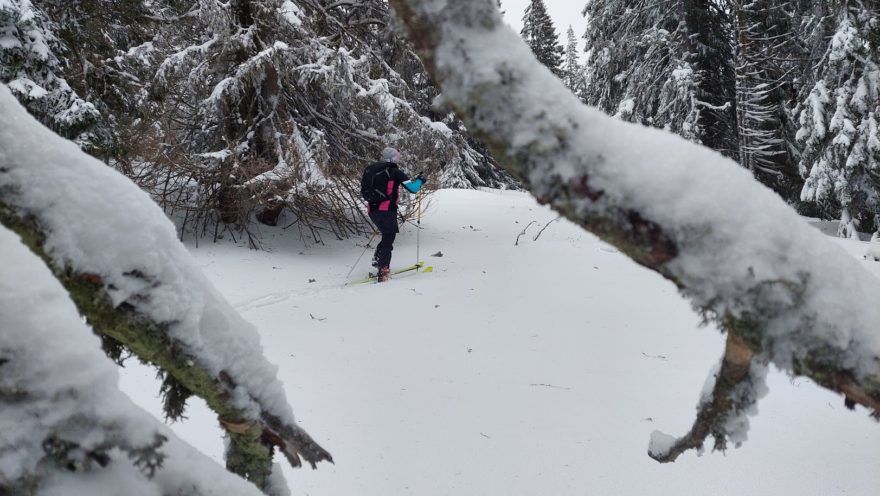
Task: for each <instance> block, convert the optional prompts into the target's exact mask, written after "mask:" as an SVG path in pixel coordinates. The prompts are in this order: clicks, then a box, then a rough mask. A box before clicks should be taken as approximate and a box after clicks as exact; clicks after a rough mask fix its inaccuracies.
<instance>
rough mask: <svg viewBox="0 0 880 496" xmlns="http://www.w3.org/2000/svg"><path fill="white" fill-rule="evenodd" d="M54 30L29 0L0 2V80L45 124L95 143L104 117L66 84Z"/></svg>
mask: <svg viewBox="0 0 880 496" xmlns="http://www.w3.org/2000/svg"><path fill="white" fill-rule="evenodd" d="M56 28H57V25H56V24H55V23H53V22H52V21H50V20H49V19H48V17H47V16H46V14H45V12H44V11H43V10H41V9H40V8H39V7H38V6H36V5H34V4H33V3H32V2H31V0H4V1H2V2H0V82H3V83H6V84H8V85H9V88H10V89H12V91H13V92H14V93H15V94H16V96H17V97H18V98H19V100H21V101H22V103H24V104H25V105H26V106H27V108H28V110H29V111H30V112H31V113H32V114H34V115H36V116H37V117H39V118H40V120H41V121H42V122H44V123H45V124H46V125H47V126H49V127H51V128H52V129H53V130H55V131H56V132H58V133H59V134H61V135H62V136H64V137H66V138H70V139H74V140H76V141H77V142H78V143H79V144H80V145H81V146H83V147H91V146H94V145H95V144H96V142H98V141H100V140H101V139H102V138H103V136H98V135H99V134H101V132H100V130H98V129H96V128H97V127H98V126H97V125H98V121H99V119H100V115H99V113H98V111H97V109H96V108H95V106H94V105H92V104H91V103H89V102H87V101H86V100H84V99H83V98H82V97H81V96H80V95H79V94H77V92H76V91H75V90H74V89H72V88H71V87H70V85H69V84H68V83H67V80H66V79H65V75H64V70H65V64H64V62H63V61H62V60H61V56H62V54H63V53H65V52H66V48H65V46H64V44H63V42H62V41H61V40H60V39H59V38H58V37H57V36H56V34H55V29H56Z"/></svg>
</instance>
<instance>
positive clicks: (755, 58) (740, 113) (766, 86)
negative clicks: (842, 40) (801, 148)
mask: <svg viewBox="0 0 880 496" xmlns="http://www.w3.org/2000/svg"><path fill="white" fill-rule="evenodd" d="M732 6H733V9H734V30H735V34H736V37H735V39H736V41H737V50H736V105H737V127H738V131H739V133H738V135H739V143H738V153H739V161H740V164H741V165H742V166H743V167H746V168H747V169H749V170H750V171H751V172H752V174H754V175H755V177H756V178H757V179H758V180H759V181H761V182H762V183H764V184H767V185H768V186H770V187H771V188H773V189H774V190H775V191H776V192H777V193H779V195H780V196H782V197H783V198H785V199H786V200H787V201H789V202H791V203H796V202H797V201H798V197H799V191H800V189H801V187H802V185H803V180H802V179H801V178H800V176H799V175H798V172H797V165H796V158H795V153H794V150H795V149H796V148H795V146H793V142H794V141H795V139H794V128H795V125H794V122H793V119H792V117H791V112H790V111H789V109H790V108H791V107H792V106H793V104H794V102H793V101H792V100H793V99H792V96H793V95H795V94H796V93H795V76H797V75H799V74H800V73H801V72H802V71H801V70H800V62H799V60H802V59H803V54H802V53H801V52H802V49H801V46H802V44H801V43H798V40H797V37H796V32H795V26H796V25H797V24H798V22H797V13H796V11H795V10H794V8H793V5H792V2H775V1H771V0H754V1H752V0H749V1H743V0H734V2H733V5H732Z"/></svg>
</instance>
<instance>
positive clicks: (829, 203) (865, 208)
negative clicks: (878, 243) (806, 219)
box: [797, 2, 880, 238]
mask: <svg viewBox="0 0 880 496" xmlns="http://www.w3.org/2000/svg"><path fill="white" fill-rule="evenodd" d="M819 3H820V4H822V5H819V6H817V7H816V14H818V15H821V17H820V18H818V19H816V20H815V22H816V23H819V24H820V26H819V27H817V28H816V31H817V32H819V33H821V32H828V33H833V35H832V36H831V37H830V39H828V40H827V44H826V50H825V52H824V54H823V55H822V58H821V60H820V63H819V64H818V67H817V73H816V82H815V84H813V85H812V87H811V88H810V90H809V94H808V95H807V96H806V98H805V99H804V101H803V103H802V106H801V110H800V116H799V117H800V121H799V122H800V129H799V130H798V133H797V138H798V140H799V142H800V143H802V145H803V154H802V156H801V160H800V163H799V168H800V172H801V174H803V176H804V178H805V179H806V182H805V184H804V187H803V190H802V192H801V198H802V199H803V200H804V201H809V202H815V203H816V204H818V205H819V207H820V209H821V210H820V212H821V213H822V214H823V215H825V216H828V217H831V216H834V217H837V218H839V219H840V229H839V233H838V234H839V235H840V236H843V237H852V238H856V237H857V236H858V234H857V229H859V228H861V229H863V230H868V229H869V228H870V227H872V224H873V223H874V221H875V216H876V215H877V214H878V213H880V134H878V133H880V126H878V121H880V46H878V44H880V19H878V15H880V6H878V4H877V2H843V3H837V2H819ZM823 11H824V12H823ZM822 23H824V24H825V26H824V27H822V26H821V24H822ZM829 23H830V25H829Z"/></svg>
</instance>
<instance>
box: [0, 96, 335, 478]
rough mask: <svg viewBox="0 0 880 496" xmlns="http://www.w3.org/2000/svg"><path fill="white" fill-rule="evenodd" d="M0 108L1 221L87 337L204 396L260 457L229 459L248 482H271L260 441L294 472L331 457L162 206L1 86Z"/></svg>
mask: <svg viewBox="0 0 880 496" xmlns="http://www.w3.org/2000/svg"><path fill="white" fill-rule="evenodd" d="M0 112H2V115H3V116H4V118H3V119H2V121H0V222H2V224H3V225H6V226H7V227H10V228H12V229H13V230H14V231H16V232H17V233H18V234H19V235H21V236H22V237H23V238H25V240H26V241H27V244H28V246H29V247H30V248H31V249H32V250H33V251H34V252H35V253H37V254H39V255H41V256H42V257H43V258H44V260H45V261H46V262H47V264H48V265H49V266H50V267H51V268H52V269H53V271H54V272H55V275H56V277H57V278H58V279H59V280H60V281H61V282H62V284H64V286H65V287H66V288H67V290H68V291H69V292H70V294H71V297H72V298H73V299H74V301H75V302H76V304H77V306H78V307H79V310H80V312H81V313H82V314H83V315H84V316H85V317H86V318H87V319H88V321H89V323H90V324H91V325H92V326H93V327H94V328H95V330H96V331H97V332H98V333H100V334H102V335H104V336H107V337H109V338H112V339H113V340H116V341H119V342H121V343H122V344H124V345H125V346H126V347H128V348H129V349H131V350H132V351H133V352H134V353H135V354H137V355H138V356H139V357H140V358H141V359H142V360H144V361H148V362H151V363H154V364H156V365H158V366H160V367H161V368H162V369H163V370H165V371H166V372H167V373H168V374H169V375H171V376H172V377H173V378H174V380H176V381H178V382H179V383H180V384H181V385H182V387H183V388H184V389H185V390H187V391H188V392H190V393H192V394H196V395H199V396H200V397H202V398H203V399H204V400H205V401H206V403H208V405H209V407H210V408H212V409H213V410H214V411H215V412H216V413H217V414H218V417H219V420H220V422H221V424H222V425H223V426H224V427H225V428H226V429H227V431H228V432H229V434H230V438H231V440H232V443H231V446H230V453H232V454H233V455H234V454H236V453H240V452H248V451H253V450H257V451H256V452H258V453H262V462H265V463H262V465H261V467H260V468H259V470H258V469H257V468H255V467H244V468H242V467H239V468H234V467H233V466H231V465H232V464H231V463H230V461H229V457H228V458H227V464H228V465H230V469H231V470H237V471H238V473H247V474H248V476H249V478H252V476H254V475H255V473H257V472H259V474H260V475H259V477H257V479H258V480H256V481H255V482H256V483H257V484H258V485H262V484H263V483H265V482H267V480H268V477H269V476H270V473H269V472H270V470H271V451H270V448H269V447H266V446H264V445H263V444H262V443H265V442H266V441H269V442H271V444H272V445H274V446H276V447H278V448H280V449H281V451H282V453H283V454H284V455H285V456H286V457H287V458H288V460H289V462H290V463H291V464H292V465H294V466H299V465H300V457H302V458H304V459H305V460H306V461H308V462H309V463H310V464H311V465H312V467H314V466H315V465H316V463H318V462H320V461H325V460H326V461H331V457H330V454H329V453H327V452H326V451H325V450H324V449H323V448H321V447H320V446H319V445H318V444H317V443H315V442H314V441H313V440H312V439H311V438H310V437H309V435H308V434H307V433H306V432H305V431H303V430H302V429H301V428H300V427H299V426H298V425H297V423H296V420H295V419H294V416H293V411H292V409H291V407H290V405H289V404H288V401H287V398H286V395H285V392H284V388H283V386H282V384H281V382H280V381H279V380H278V378H277V375H276V367H275V366H274V365H272V364H270V363H269V362H268V361H267V360H266V359H265V357H264V356H263V350H262V347H261V345H260V341H259V335H258V334H257V332H256V330H255V329H254V328H253V326H252V325H251V324H249V323H248V322H247V321H245V320H244V319H243V318H242V317H241V316H240V315H238V313H236V312H235V310H233V309H232V308H231V306H230V305H229V304H228V303H227V302H226V301H225V300H224V299H223V297H222V296H221V295H220V294H219V293H218V292H217V290H216V289H214V287H213V286H212V285H211V283H210V282H209V281H208V280H207V278H206V277H205V276H204V274H202V273H201V271H200V270H199V269H198V268H197V267H196V265H195V263H194V262H193V261H192V259H191V257H190V255H189V253H188V252H187V251H186V249H185V248H184V247H183V245H181V244H180V243H179V242H178V241H177V235H176V231H175V229H174V226H173V225H172V224H171V222H170V221H169V220H168V219H167V217H165V215H164V213H163V211H162V209H160V208H159V207H158V206H157V205H156V204H155V203H153V202H152V200H150V198H149V197H148V196H147V195H146V194H145V193H144V192H142V191H141V190H140V189H138V188H137V186H135V185H134V184H133V183H132V182H131V181H129V180H128V179H126V178H125V177H124V176H122V175H121V174H119V173H118V172H116V171H114V170H112V169H111V168H109V167H107V166H105V165H104V164H102V163H100V162H98V161H97V160H95V159H92V158H90V157H88V156H87V155H85V154H84V153H83V152H81V151H80V150H79V149H78V148H77V147H76V146H75V145H74V144H73V143H71V142H68V141H64V140H62V139H60V138H58V137H57V136H55V135H54V134H53V133H52V132H51V131H49V130H48V129H46V128H44V127H42V126H40V125H39V124H38V123H37V122H36V121H35V120H34V119H33V118H32V117H30V116H29V115H28V114H27V113H26V112H25V110H24V109H23V108H22V107H21V106H20V105H19V104H18V102H17V101H16V100H15V98H14V97H13V96H12V94H11V92H10V91H9V89H8V88H6V87H5V86H0ZM230 456H231V455H230ZM244 462H247V460H244ZM256 462H257V461H256V460H251V462H250V463H256ZM252 480H253V478H252Z"/></svg>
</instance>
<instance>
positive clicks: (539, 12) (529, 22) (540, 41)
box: [520, 0, 565, 78]
mask: <svg viewBox="0 0 880 496" xmlns="http://www.w3.org/2000/svg"><path fill="white" fill-rule="evenodd" d="M522 20H523V27H522V30H521V31H520V35H521V36H522V37H523V39H524V40H525V41H526V43H527V44H528V45H529V47H530V48H531V49H532V52H533V53H534V54H535V58H537V59H538V61H539V62H541V63H542V64H544V65H545V66H546V67H547V68H549V69H550V70H551V71H552V72H553V74H556V76H558V77H559V78H564V77H565V72H564V71H563V68H562V62H563V61H562V54H563V48H562V45H560V44H559V35H557V34H556V28H555V27H554V26H553V19H551V18H550V15H549V14H547V7H546V6H545V5H544V0H531V2H530V3H529V5H528V6H527V7H526V10H525V14H524V15H523V19H522Z"/></svg>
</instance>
